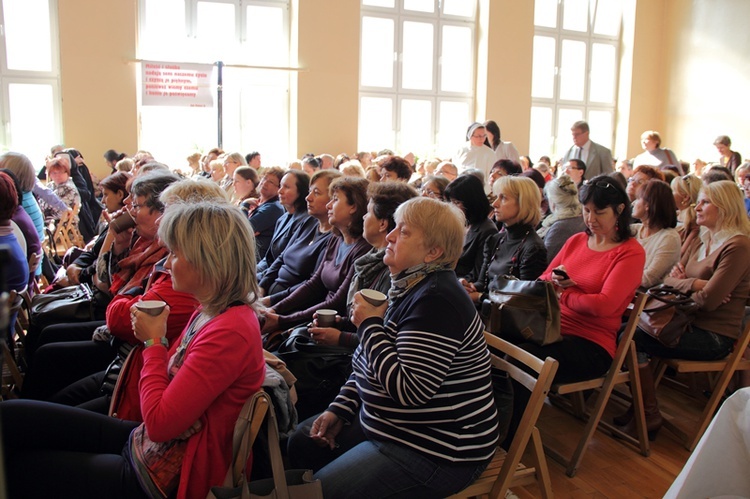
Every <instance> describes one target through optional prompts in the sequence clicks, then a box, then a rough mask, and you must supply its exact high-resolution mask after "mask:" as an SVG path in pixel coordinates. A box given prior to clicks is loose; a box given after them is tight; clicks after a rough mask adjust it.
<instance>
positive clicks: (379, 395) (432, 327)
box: [328, 271, 497, 462]
mask: <svg viewBox="0 0 750 499" xmlns="http://www.w3.org/2000/svg"><path fill="white" fill-rule="evenodd" d="M482 330H483V326H482V322H481V320H480V319H479V316H478V315H477V312H476V309H475V308H474V305H473V304H472V303H471V300H470V299H469V297H468V295H467V294H466V292H465V291H464V290H463V289H462V287H461V285H460V284H459V283H458V280H457V279H456V275H455V273H454V272H453V271H438V272H434V273H432V274H430V275H429V276H427V277H426V278H424V279H423V280H422V281H421V282H419V283H418V284H417V285H416V286H415V287H414V288H413V289H411V290H410V291H409V292H407V293H406V294H405V295H404V296H402V297H400V298H398V299H397V300H396V301H395V302H394V303H393V304H392V305H391V306H390V307H389V308H388V312H387V313H386V317H385V319H381V318H370V319H367V320H365V321H363V322H362V324H360V326H359V329H358V331H357V334H358V336H359V339H360V344H359V346H358V347H357V350H356V351H355V352H354V360H353V368H354V372H353V373H352V376H351V377H350V378H349V380H348V382H347V383H346V384H345V385H344V386H343V387H342V389H341V392H340V393H339V395H338V396H337V397H336V399H335V400H334V401H333V403H332V404H331V405H330V406H329V408H328V410H330V411H332V412H333V413H335V414H336V415H337V416H339V417H340V418H342V419H344V420H346V421H351V420H352V419H353V418H354V417H356V416H357V415H359V417H360V420H361V423H362V428H363V429H364V432H365V434H366V435H367V437H368V438H370V439H375V440H387V441H392V442H396V443H399V444H402V445H405V446H407V447H410V448H412V449H414V450H416V451H418V452H422V453H424V454H426V455H428V456H430V457H432V458H434V459H437V460H444V461H450V462H462V461H468V462H471V461H483V460H486V459H489V458H490V457H491V456H492V454H493V452H494V450H495V445H496V436H497V411H496V409H495V404H494V399H493V396H492V381H491V379H490V357H489V352H488V350H487V345H486V343H485V341H484V337H483V335H482Z"/></svg>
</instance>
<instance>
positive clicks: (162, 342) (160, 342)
mask: <svg viewBox="0 0 750 499" xmlns="http://www.w3.org/2000/svg"><path fill="white" fill-rule="evenodd" d="M143 345H144V346H145V347H146V348H148V347H152V346H154V345H164V348H169V340H168V339H166V338H165V337H164V336H162V337H161V338H159V339H158V340H156V339H154V338H151V339H148V340H146V341H144V342H143Z"/></svg>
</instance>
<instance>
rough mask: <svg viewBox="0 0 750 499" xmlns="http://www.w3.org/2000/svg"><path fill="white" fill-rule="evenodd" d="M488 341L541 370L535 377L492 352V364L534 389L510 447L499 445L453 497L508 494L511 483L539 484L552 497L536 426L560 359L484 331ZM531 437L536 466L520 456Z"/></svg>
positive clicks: (543, 492)
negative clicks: (541, 356) (486, 463)
mask: <svg viewBox="0 0 750 499" xmlns="http://www.w3.org/2000/svg"><path fill="white" fill-rule="evenodd" d="M484 337H485V339H486V340H487V344H488V345H489V346H490V347H491V348H493V349H495V350H498V351H500V352H502V353H503V354H505V355H506V356H507V358H508V359H513V360H514V361H516V362H518V363H520V364H523V365H525V366H526V367H527V368H529V369H531V370H533V371H534V372H536V373H537V374H538V376H537V377H534V376H532V375H530V374H529V373H527V372H526V371H524V370H522V369H521V368H519V367H518V366H517V365H514V364H511V363H510V362H509V361H508V360H506V359H503V358H500V357H498V356H497V355H495V354H494V353H492V366H493V367H494V368H496V369H501V370H503V371H506V372H507V373H508V374H509V375H510V376H511V377H512V378H513V379H514V380H516V381H517V382H518V383H520V384H522V385H523V386H524V387H526V388H527V389H528V390H529V391H530V392H531V398H530V399H529V404H528V405H527V406H526V410H525V411H524V413H523V417H522V419H521V424H520V425H519V426H518V430H517V431H516V434H515V435H514V436H513V441H512V442H511V445H510V449H508V452H505V450H503V449H502V448H500V447H498V449H497V450H496V451H495V456H494V457H493V458H492V462H490V464H489V466H488V467H487V469H486V470H485V471H484V473H482V475H481V476H480V477H479V478H478V479H477V480H476V481H475V482H474V483H473V484H471V485H470V486H469V487H468V488H466V489H464V490H462V491H461V492H460V493H458V494H456V495H454V496H451V498H452V499H457V498H466V497H475V496H481V495H489V497H490V498H491V499H496V498H498V497H505V493H506V492H507V491H508V489H509V488H511V487H522V486H525V485H531V484H533V483H535V482H536V483H538V484H539V489H540V490H541V492H542V497H552V485H551V482H550V478H549V470H548V468H547V461H546V459H545V457H544V450H543V448H542V439H541V436H540V435H539V430H538V429H537V427H536V421H537V418H538V417H539V413H540V412H541V411H542V406H543V405H544V400H545V399H546V398H547V393H548V392H549V387H550V385H551V384H552V379H553V378H554V377H555V373H556V372H557V361H556V360H555V359H553V358H551V357H547V358H546V359H545V360H544V361H542V360H541V359H538V358H536V357H534V356H533V355H531V354H530V353H528V352H526V351H525V350H521V349H520V348H518V347H517V346H515V345H513V344H511V343H508V342H507V341H505V340H503V339H502V338H498V337H497V336H494V335H493V334H490V333H487V332H485V333H484ZM529 439H530V440H531V445H532V446H531V454H532V459H533V461H534V462H533V463H532V464H533V467H526V466H524V465H523V464H521V456H522V455H523V453H524V452H525V451H526V447H527V445H528V444H529Z"/></svg>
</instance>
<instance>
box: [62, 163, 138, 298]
mask: <svg viewBox="0 0 750 499" xmlns="http://www.w3.org/2000/svg"><path fill="white" fill-rule="evenodd" d="M132 178H133V176H132V175H131V174H129V173H126V172H116V173H113V174H112V175H110V176H108V177H106V178H105V179H104V180H102V181H101V182H100V183H99V187H100V188H101V190H102V204H104V209H105V211H104V212H103V213H104V214H105V215H104V218H105V219H107V220H110V217H111V215H112V214H114V213H117V212H119V211H120V210H122V209H123V208H124V207H125V198H127V197H128V196H129V195H130V189H129V186H128V184H129V183H130V181H131V179H132ZM108 232H109V226H108V225H107V226H105V227H104V228H103V229H102V231H101V232H100V233H99V235H98V236H97V237H96V239H95V241H94V242H93V246H92V247H90V248H89V249H87V250H86V251H83V253H81V254H80V255H79V256H78V257H77V258H76V259H75V260H74V261H73V263H71V264H70V265H68V267H67V268H66V269H65V276H64V277H61V278H57V279H55V282H54V284H55V286H56V287H63V286H69V285H71V284H79V283H82V282H84V283H87V284H92V282H93V277H94V274H96V261H97V260H98V258H99V252H100V251H101V249H102V246H103V244H104V240H105V239H106V238H107V234H108ZM128 233H129V232H128ZM123 237H124V236H123Z"/></svg>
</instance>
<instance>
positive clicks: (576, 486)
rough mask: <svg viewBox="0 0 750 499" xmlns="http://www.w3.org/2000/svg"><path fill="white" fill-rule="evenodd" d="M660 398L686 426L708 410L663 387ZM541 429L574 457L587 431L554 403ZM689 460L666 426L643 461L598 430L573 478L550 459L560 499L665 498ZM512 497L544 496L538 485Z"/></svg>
mask: <svg viewBox="0 0 750 499" xmlns="http://www.w3.org/2000/svg"><path fill="white" fill-rule="evenodd" d="M658 397H659V402H660V404H662V409H663V411H664V412H666V413H668V414H670V415H671V416H673V418H674V421H675V422H676V423H678V424H680V425H681V426H682V427H685V428H691V427H692V426H691V424H695V421H697V418H698V415H699V413H700V411H701V409H702V408H703V405H701V404H702V402H703V401H697V400H695V399H692V398H691V397H689V396H688V395H686V394H683V393H681V392H679V391H677V390H675V389H673V388H670V387H666V386H660V387H659V391H658ZM611 405H612V404H611ZM617 412H620V411H619V408H618V407H617V405H612V407H610V408H608V410H607V412H605V415H604V419H607V418H611V417H612V415H613V414H615V413H617ZM538 426H539V429H540V431H541V433H542V441H543V442H544V443H545V445H550V446H552V447H554V448H555V449H558V450H566V451H567V450H569V452H570V453H572V451H573V449H574V446H575V444H576V443H577V441H578V439H579V438H580V435H581V432H582V430H583V422H581V421H579V420H577V419H575V418H574V417H573V416H571V415H569V414H568V413H566V412H565V411H563V410H561V409H559V408H557V407H554V406H552V405H550V404H549V401H547V403H546V404H545V407H544V410H543V411H542V414H541V416H540V417H539V425H538ZM689 456H690V452H689V451H688V450H687V449H685V448H684V447H683V446H682V444H681V443H680V442H679V441H678V440H677V437H676V436H675V435H674V434H673V433H671V432H670V431H668V430H666V429H664V428H662V430H661V432H660V433H659V434H658V435H657V438H656V440H655V441H654V442H652V443H651V456H650V457H643V456H641V455H640V454H639V453H638V452H637V451H636V450H635V449H632V448H631V447H629V446H627V445H626V444H624V443H622V442H620V441H618V440H616V439H614V438H612V437H611V436H609V434H605V433H603V432H601V431H597V432H596V434H595V435H594V437H593V439H592V441H591V443H590V444H589V447H588V450H587V451H586V454H585V455H584V458H583V461H582V463H581V465H580V467H579V469H578V472H577V474H576V476H575V477H573V478H568V476H567V475H566V474H565V468H563V466H562V465H560V464H558V463H557V462H555V461H553V460H551V459H549V458H547V463H548V466H549V469H550V476H551V480H552V492H553V494H554V496H555V497H556V498H625V497H627V498H634V497H662V496H663V495H664V493H665V492H666V491H667V490H668V489H669V487H670V485H671V484H672V482H673V481H674V479H675V477H676V476H677V475H678V474H679V472H680V470H681V469H682V466H683V465H684V464H685V462H686V461H687V459H688V457H689ZM527 461H528V460H527ZM513 493H514V494H515V495H517V496H518V497H519V498H521V499H525V498H533V497H540V493H539V488H538V487H536V486H527V487H522V488H517V489H514V490H513Z"/></svg>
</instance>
